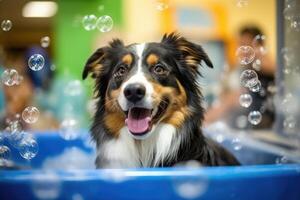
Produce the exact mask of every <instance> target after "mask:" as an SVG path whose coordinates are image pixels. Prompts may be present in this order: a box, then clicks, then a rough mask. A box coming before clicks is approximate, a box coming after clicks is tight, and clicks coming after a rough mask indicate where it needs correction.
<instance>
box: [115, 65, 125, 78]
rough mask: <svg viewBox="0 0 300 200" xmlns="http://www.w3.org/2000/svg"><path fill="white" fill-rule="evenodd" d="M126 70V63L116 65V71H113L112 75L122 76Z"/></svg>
mask: <svg viewBox="0 0 300 200" xmlns="http://www.w3.org/2000/svg"><path fill="white" fill-rule="evenodd" d="M127 70H128V66H126V65H120V66H119V67H118V69H117V71H116V72H115V73H114V77H115V78H121V77H123V76H124V75H125V74H126V73H127Z"/></svg>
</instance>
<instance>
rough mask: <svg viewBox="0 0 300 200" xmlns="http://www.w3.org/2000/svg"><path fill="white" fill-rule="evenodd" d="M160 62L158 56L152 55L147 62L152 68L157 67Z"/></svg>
mask: <svg viewBox="0 0 300 200" xmlns="http://www.w3.org/2000/svg"><path fill="white" fill-rule="evenodd" d="M158 60H159V57H158V56H157V55H156V54H154V53H151V54H150V55H149V56H148V58H147V60H146V61H147V63H148V65H150V66H152V65H155V64H156V63H157V62H158Z"/></svg>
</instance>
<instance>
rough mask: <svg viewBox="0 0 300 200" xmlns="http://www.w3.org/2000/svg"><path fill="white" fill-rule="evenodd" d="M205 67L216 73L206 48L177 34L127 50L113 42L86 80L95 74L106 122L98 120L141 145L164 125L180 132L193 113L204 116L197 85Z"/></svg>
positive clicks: (91, 64)
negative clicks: (122, 130)
mask: <svg viewBox="0 0 300 200" xmlns="http://www.w3.org/2000/svg"><path fill="white" fill-rule="evenodd" d="M202 61H204V62H205V63H206V65H208V66H209V67H213V65H212V63H211V61H210V59H209V58H208V56H207V55H206V53H205V52H204V51H203V49H202V48H201V46H199V45H196V44H194V43H191V42H189V41H187V40H186V39H185V38H183V37H180V36H179V35H177V34H175V33H172V34H169V35H165V36H164V37H163V39H162V41H161V42H160V43H143V44H132V45H129V46H125V45H124V44H123V42H122V41H120V40H113V41H112V42H111V43H110V44H109V46H107V47H103V48H100V49H98V50H97V51H96V52H95V53H94V54H93V55H92V56H91V57H90V58H89V59H88V61H87V63H86V66H85V68H84V71H83V79H85V78H86V77H87V76H88V74H89V73H91V74H92V77H93V78H95V79H96V87H95V93H96V94H97V95H98V97H100V101H99V105H98V111H99V110H100V111H99V112H101V113H102V114H101V117H102V119H95V120H101V121H102V123H103V124H104V126H105V129H106V130H108V131H109V132H110V133H111V134H114V135H116V136H117V135H118V134H119V132H120V129H121V128H123V127H127V128H128V131H129V132H130V133H131V134H132V136H133V137H134V138H136V139H143V138H146V137H147V136H149V135H150V134H151V133H152V132H153V131H154V130H155V128H156V127H157V126H158V124H159V123H167V124H171V125H173V126H175V127H176V128H179V127H180V126H181V125H182V123H183V122H184V120H185V119H187V118H188V117H189V116H191V115H192V113H197V112H203V111H202V108H201V105H200V104H201V103H200V100H201V99H200V97H201V93H200V92H199V89H198V87H197V81H196V77H197V74H199V71H198V70H199V65H200V64H201V62H202ZM197 105H200V106H199V107H197ZM198 108H200V110H197V109H198ZM198 116H201V117H202V114H201V115H198ZM199 120H200V119H199Z"/></svg>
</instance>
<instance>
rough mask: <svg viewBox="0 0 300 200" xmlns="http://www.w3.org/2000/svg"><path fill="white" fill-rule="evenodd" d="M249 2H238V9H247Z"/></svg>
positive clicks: (240, 0) (246, 0)
mask: <svg viewBox="0 0 300 200" xmlns="http://www.w3.org/2000/svg"><path fill="white" fill-rule="evenodd" d="M248 4H249V3H248V0H237V2H236V5H237V7H240V8H242V7H246V6H248Z"/></svg>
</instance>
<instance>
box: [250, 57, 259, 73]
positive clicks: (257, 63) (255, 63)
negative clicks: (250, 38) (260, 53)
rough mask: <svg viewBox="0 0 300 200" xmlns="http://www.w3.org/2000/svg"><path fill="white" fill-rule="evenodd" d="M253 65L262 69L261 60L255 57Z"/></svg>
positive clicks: (257, 68) (256, 68) (257, 69)
mask: <svg viewBox="0 0 300 200" xmlns="http://www.w3.org/2000/svg"><path fill="white" fill-rule="evenodd" d="M252 67H253V69H255V70H256V71H260V70H261V60H259V59H255V61H254V62H253V63H252Z"/></svg>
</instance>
